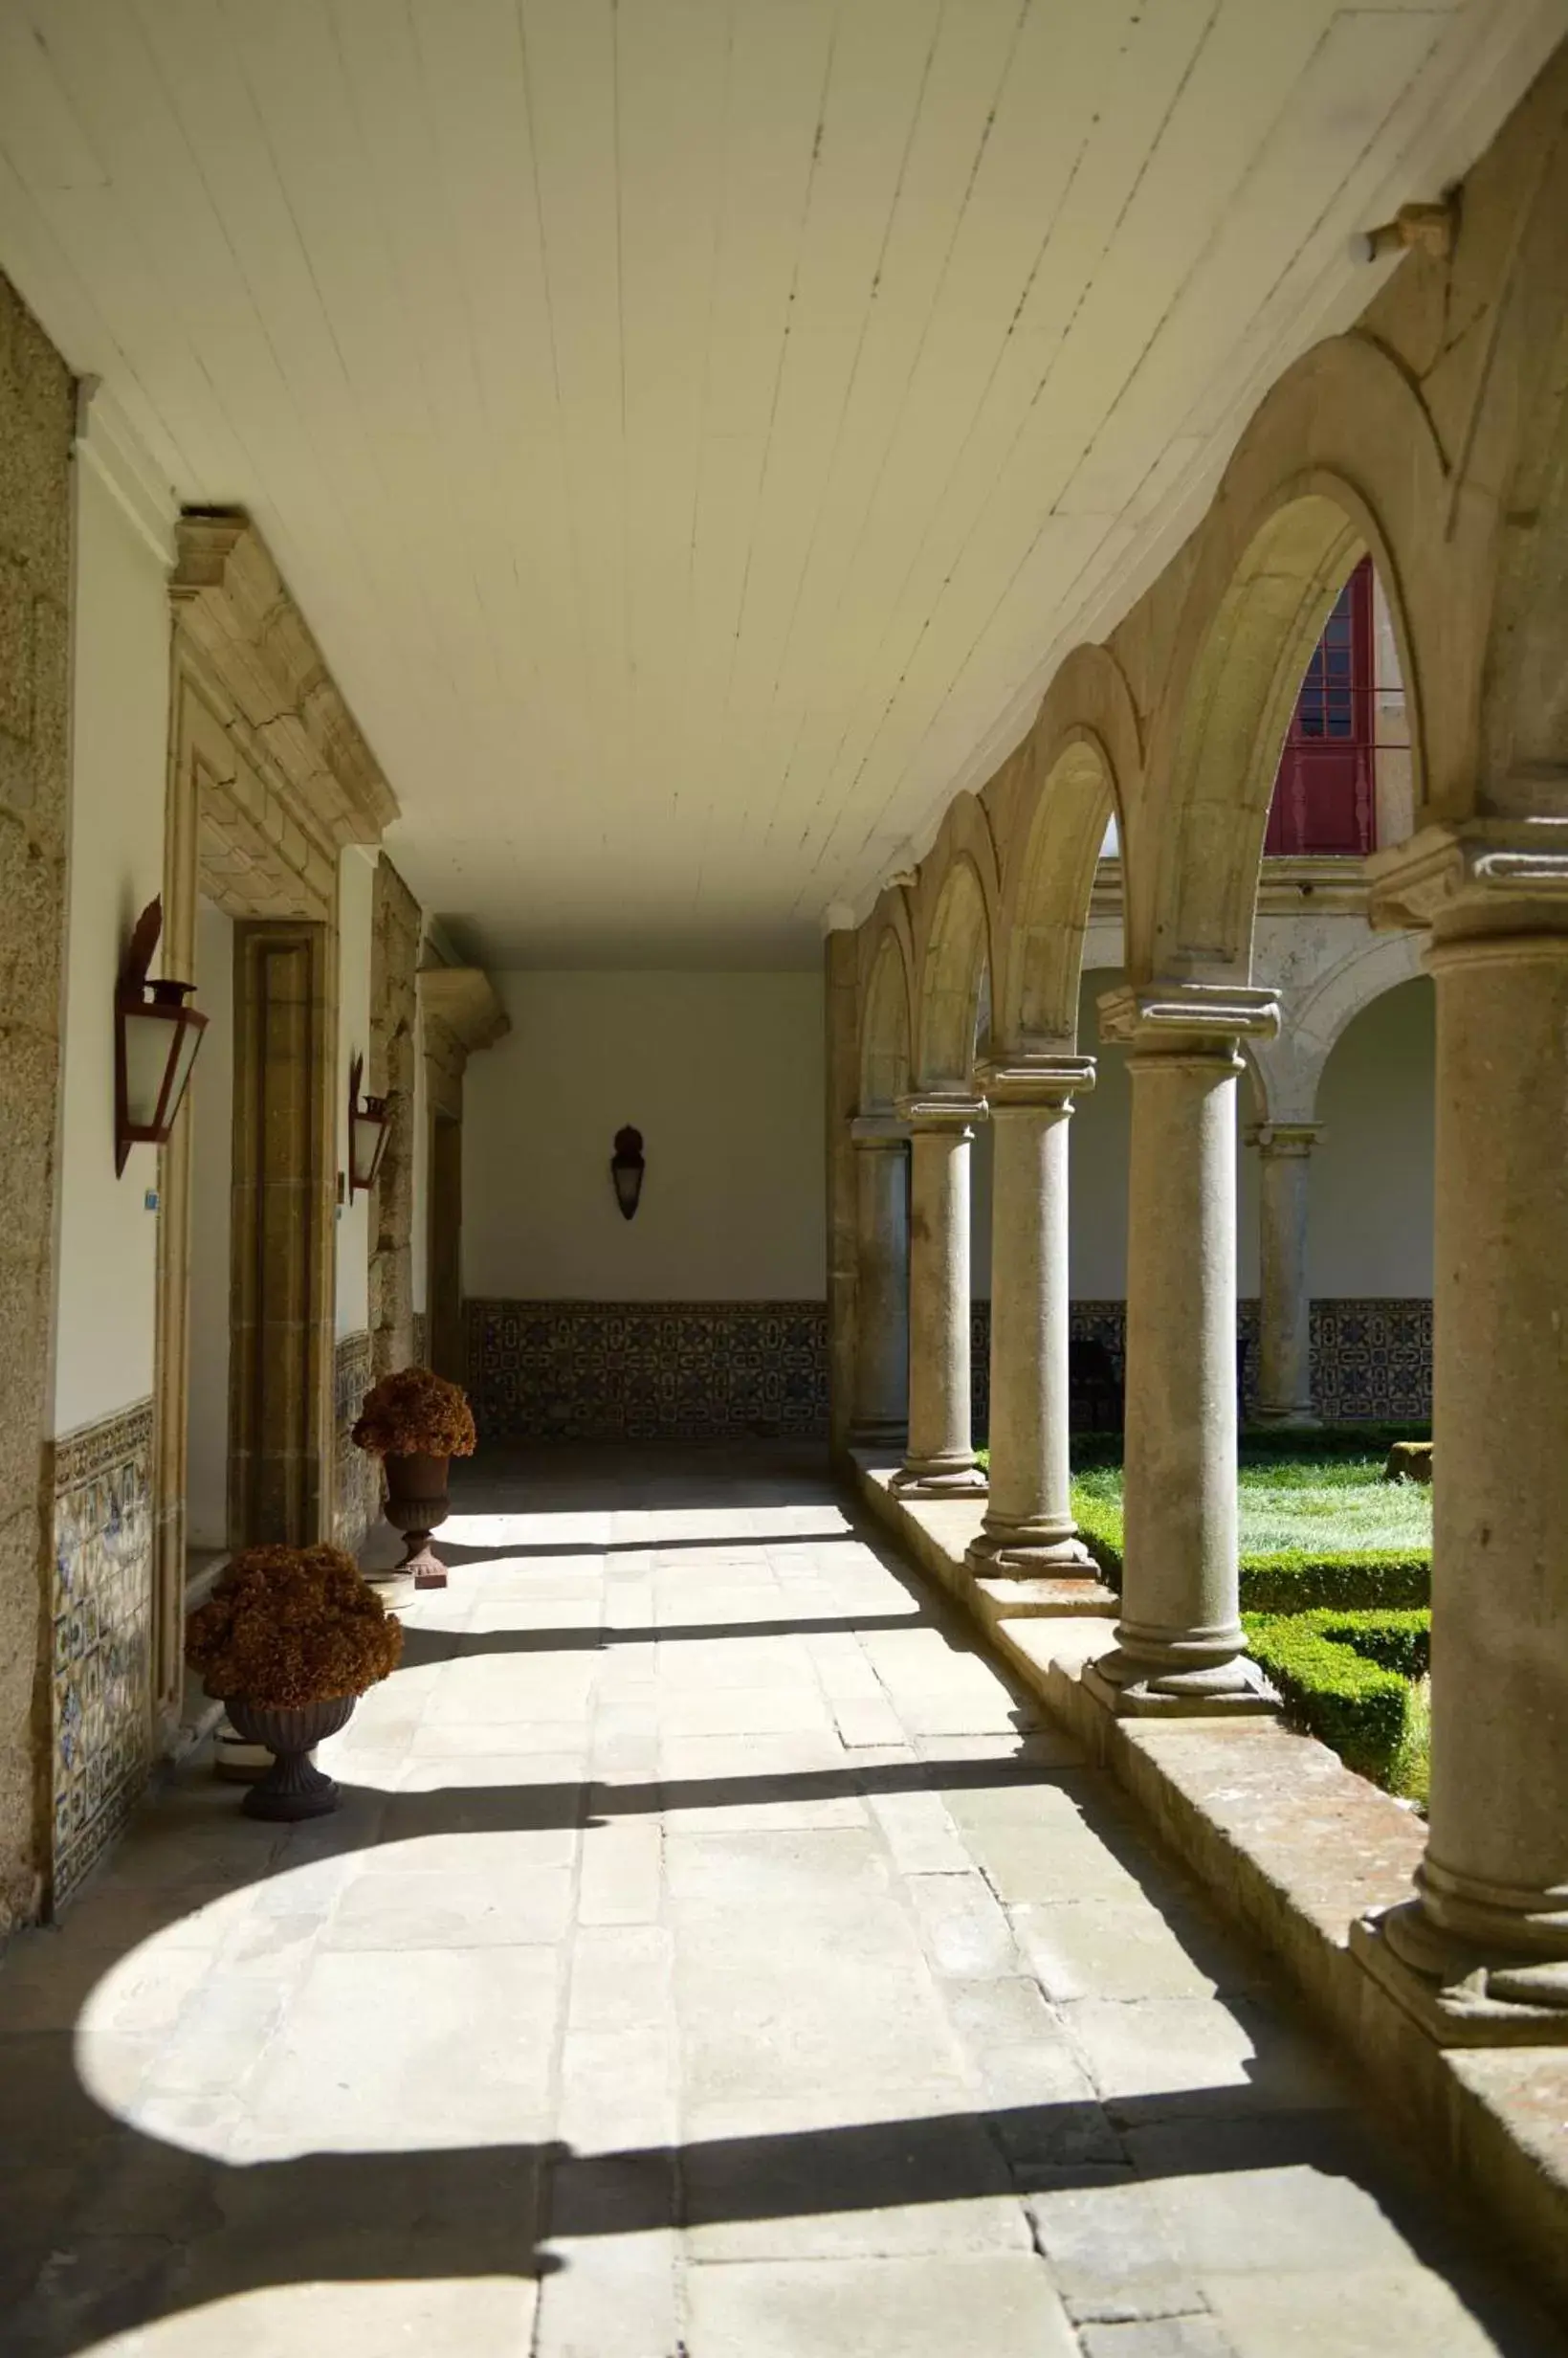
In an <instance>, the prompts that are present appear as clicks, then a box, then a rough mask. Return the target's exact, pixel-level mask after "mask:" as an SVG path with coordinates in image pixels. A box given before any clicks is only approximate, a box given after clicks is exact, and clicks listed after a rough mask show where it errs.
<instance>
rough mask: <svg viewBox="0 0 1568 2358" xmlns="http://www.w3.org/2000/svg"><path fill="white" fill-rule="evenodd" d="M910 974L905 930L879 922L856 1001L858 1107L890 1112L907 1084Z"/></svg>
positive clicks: (885, 1112)
mask: <svg viewBox="0 0 1568 2358" xmlns="http://www.w3.org/2000/svg"><path fill="white" fill-rule="evenodd" d="M909 986H910V976H909V953H908V936H907V928H906V929H905V930H904V931H902V932H901V931H900V930H899V928H898V927H896V926H895V925H893V924H887V925H885V926H884V927H883V928H882V930H881V932H880V933H879V934H878V935H877V936H876V938H875V946H874V947H873V949H872V956H871V964H870V969H869V972H868V975H867V980H866V986H865V990H864V993H863V995H862V1000H861V1017H860V1110H861V1112H862V1113H863V1114H891V1113H892V1111H893V1108H894V1102H895V1101H896V1100H897V1099H898V1098H900V1097H901V1096H903V1094H904V1093H905V1091H906V1090H907V1089H908V1087H909V1082H910V987H909Z"/></svg>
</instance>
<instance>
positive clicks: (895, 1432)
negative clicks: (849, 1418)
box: [849, 1417, 909, 1458]
mask: <svg viewBox="0 0 1568 2358" xmlns="http://www.w3.org/2000/svg"><path fill="white" fill-rule="evenodd" d="M849 1442H850V1448H851V1449H874V1450H877V1451H881V1452H885V1453H886V1455H887V1457H898V1458H901V1457H903V1455H904V1452H905V1450H907V1449H908V1447H909V1427H908V1425H907V1424H905V1423H904V1422H903V1420H902V1419H901V1418H897V1417H884V1418H882V1419H881V1420H877V1419H875V1418H872V1417H868V1418H867V1419H866V1421H865V1422H864V1423H862V1424H857V1425H851V1426H850V1432H849Z"/></svg>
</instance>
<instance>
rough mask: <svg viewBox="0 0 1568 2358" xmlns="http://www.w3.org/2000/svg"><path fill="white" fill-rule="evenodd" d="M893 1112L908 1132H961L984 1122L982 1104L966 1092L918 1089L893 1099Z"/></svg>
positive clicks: (980, 1098) (975, 1095)
mask: <svg viewBox="0 0 1568 2358" xmlns="http://www.w3.org/2000/svg"><path fill="white" fill-rule="evenodd" d="M894 1113H895V1114H896V1115H897V1117H898V1119H899V1121H900V1122H902V1123H906V1124H907V1125H908V1127H909V1128H910V1129H911V1130H962V1129H968V1128H970V1127H971V1126H972V1125H973V1124H974V1123H977V1122H983V1121H984V1119H985V1100H984V1099H983V1097H981V1096H979V1095H978V1094H976V1093H975V1092H973V1091H970V1090H967V1089H919V1090H916V1091H915V1092H913V1094H912V1095H910V1096H909V1097H901V1098H898V1099H895V1101H894Z"/></svg>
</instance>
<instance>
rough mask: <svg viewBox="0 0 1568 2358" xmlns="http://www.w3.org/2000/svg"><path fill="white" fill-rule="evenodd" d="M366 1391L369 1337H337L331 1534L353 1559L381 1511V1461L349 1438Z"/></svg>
mask: <svg viewBox="0 0 1568 2358" xmlns="http://www.w3.org/2000/svg"><path fill="white" fill-rule="evenodd" d="M369 1389H370V1337H369V1335H368V1334H364V1333H361V1334H354V1335H343V1336H342V1337H340V1339H339V1342H338V1346H337V1349H336V1351H335V1352H334V1354H333V1360H332V1413H333V1424H334V1427H335V1429H336V1433H337V1450H336V1456H337V1479H336V1482H335V1484H334V1490H333V1508H332V1536H333V1539H334V1541H335V1542H336V1543H337V1545H338V1546H340V1547H346V1548H347V1550H348V1552H349V1554H350V1555H358V1553H359V1551H360V1549H361V1548H362V1547H363V1546H364V1535H365V1533H366V1532H367V1531H368V1530H369V1528H370V1525H371V1524H373V1523H374V1522H375V1520H376V1518H377V1516H378V1515H379V1514H380V1513H381V1460H380V1458H379V1457H366V1455H365V1453H364V1450H363V1449H356V1448H355V1446H354V1442H353V1440H352V1438H351V1437H350V1436H351V1435H352V1432H353V1427H354V1422H355V1419H356V1418H357V1417H358V1415H359V1413H360V1407H361V1404H362V1402H363V1401H364V1395H365V1393H366V1392H367V1391H368V1390H369Z"/></svg>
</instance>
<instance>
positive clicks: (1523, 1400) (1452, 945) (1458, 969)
mask: <svg viewBox="0 0 1568 2358" xmlns="http://www.w3.org/2000/svg"><path fill="white" fill-rule="evenodd" d="M1560 832H1561V829H1560V825H1559V826H1557V828H1554V829H1552V830H1550V831H1548V830H1547V829H1545V828H1542V829H1540V830H1539V834H1548V848H1542V847H1541V846H1540V843H1539V840H1538V834H1537V831H1536V830H1534V829H1531V828H1528V827H1514V828H1513V829H1510V830H1509V831H1508V832H1507V833H1505V832H1504V830H1503V829H1502V827H1501V826H1497V825H1494V826H1493V827H1491V828H1483V827H1482V826H1480V825H1472V827H1471V829H1470V830H1469V831H1468V833H1458V832H1455V831H1452V830H1449V829H1447V828H1436V827H1434V828H1428V829H1425V830H1424V831H1423V833H1422V834H1419V835H1416V836H1415V837H1413V838H1412V839H1411V841H1410V842H1409V843H1408V844H1407V845H1402V846H1400V847H1399V848H1398V850H1396V851H1393V852H1390V853H1388V854H1386V855H1385V856H1384V857H1383V858H1382V859H1381V860H1380V861H1379V863H1378V865H1377V867H1375V868H1374V870H1373V872H1372V873H1373V878H1374V891H1375V894H1376V896H1377V897H1376V899H1375V901H1374V908H1375V909H1377V910H1378V913H1379V915H1380V918H1381V919H1382V921H1383V922H1384V923H1386V922H1388V920H1389V918H1390V917H1392V918H1393V920H1394V922H1404V923H1410V922H1412V920H1414V921H1415V922H1418V923H1419V922H1423V921H1425V922H1427V923H1430V924H1431V926H1432V935H1433V940H1432V945H1431V947H1430V948H1429V950H1428V952H1427V955H1426V961H1425V963H1426V965H1427V967H1428V968H1429V970H1430V972H1431V974H1432V977H1433V980H1434V982H1435V984H1436V987H1437V1154H1436V1170H1435V1181H1436V1186H1435V1204H1434V1213H1435V1234H1434V1252H1433V1287H1432V1336H1433V1416H1432V1437H1433V1453H1432V1470H1433V1527H1432V1620H1433V1630H1432V1783H1431V1796H1430V1803H1429V1812H1428V1826H1427V1838H1426V1855H1425V1857H1424V1861H1423V1863H1422V1866H1421V1867H1420V1869H1419V1870H1418V1872H1417V1876H1416V1886H1417V1891H1418V1894H1419V1896H1418V1898H1417V1899H1415V1900H1413V1901H1410V1902H1405V1903H1404V1904H1403V1905H1402V1906H1401V1907H1398V1908H1395V1909H1394V1910H1392V1911H1391V1912H1390V1913H1388V1914H1387V1915H1385V1916H1383V1917H1382V1918H1381V1919H1380V1921H1378V1922H1377V1923H1376V1924H1370V1925H1366V1926H1358V1927H1357V1929H1356V1933H1355V1946H1356V1947H1357V1949H1358V1953H1359V1954H1360V1955H1361V1957H1362V1959H1363V1961H1364V1962H1365V1963H1366V1964H1367V1965H1369V1966H1370V1967H1371V1968H1372V1969H1373V1970H1374V1971H1375V1972H1376V1973H1377V1974H1378V1975H1379V1977H1380V1979H1381V1980H1382V1981H1383V1982H1384V1983H1385V1984H1386V1986H1387V1987H1388V1988H1389V1989H1390V1990H1391V1991H1393V1993H1394V1994H1395V1995H1396V1996H1397V1997H1398V1998H1399V1999H1400V2000H1401V2002H1402V2004H1403V2005H1404V2006H1405V2007H1406V2008H1407V2009H1408V2011H1409V2012H1410V2013H1413V2014H1414V2015H1415V2016H1416V2018H1417V2019H1418V2021H1421V2022H1423V2023H1424V2025H1425V2026H1426V2028H1427V2029H1428V2030H1430V2031H1431V2032H1432V2033H1433V2034H1434V2035H1436V2036H1437V2037H1439V2038H1441V2039H1444V2040H1447V2041H1454V2042H1457V2043H1463V2044H1467V2045H1469V2044H1475V2043H1480V2042H1484V2041H1488V2042H1490V2041H1498V2042H1506V2043H1510V2044H1513V2043H1518V2042H1525V2041H1537V2040H1539V2041H1552V2042H1558V2043H1562V2044H1568V853H1565V852H1562V851H1558V850H1557V848H1556V846H1552V845H1550V840H1549V833H1550V834H1560Z"/></svg>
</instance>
